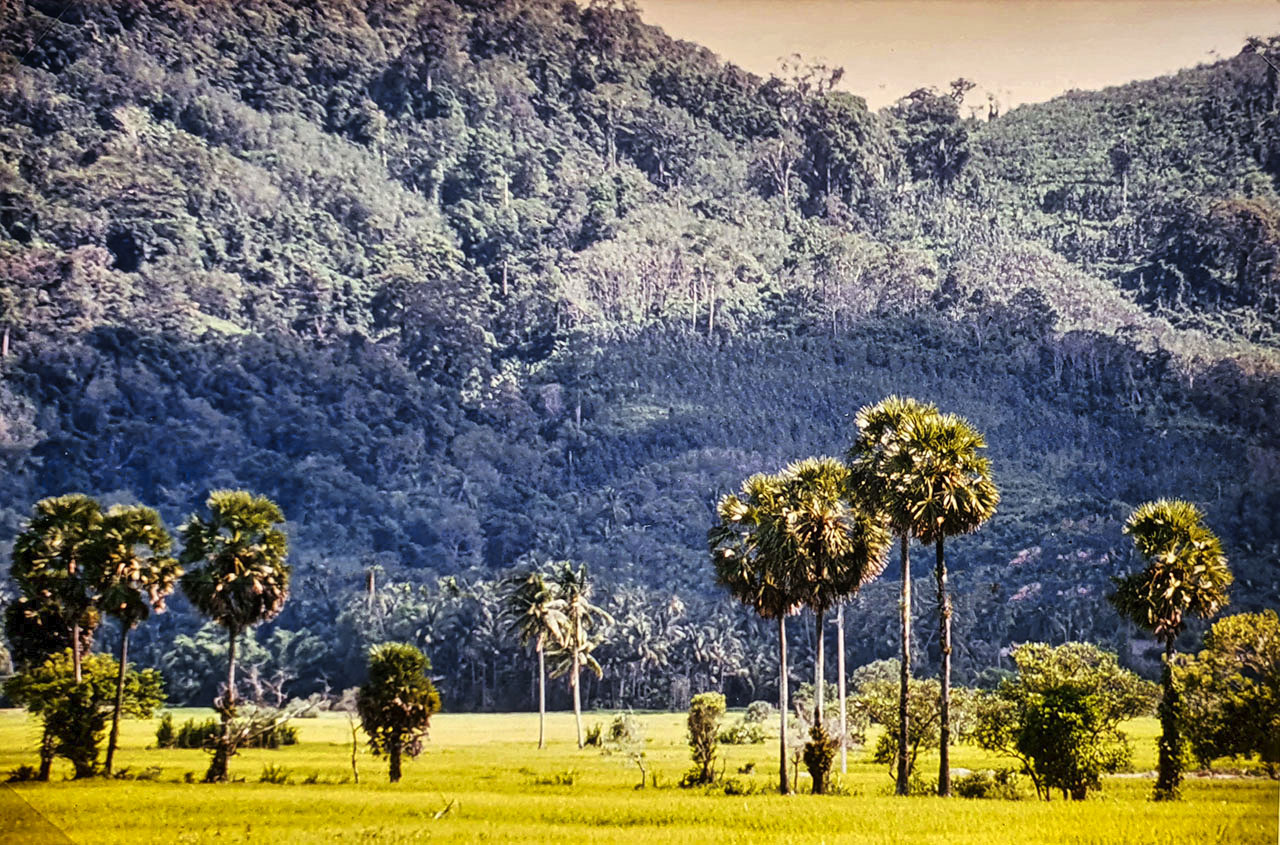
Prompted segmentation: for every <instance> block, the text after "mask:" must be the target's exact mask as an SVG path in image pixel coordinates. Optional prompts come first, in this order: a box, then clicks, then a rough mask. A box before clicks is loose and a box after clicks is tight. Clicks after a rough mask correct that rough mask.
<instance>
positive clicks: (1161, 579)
mask: <svg viewBox="0 0 1280 845" xmlns="http://www.w3.org/2000/svg"><path fill="white" fill-rule="evenodd" d="M1124 531H1125V533H1126V534H1130V535H1132V536H1133V542H1134V545H1135V546H1136V547H1137V549H1138V554H1139V555H1141V556H1142V558H1143V560H1145V561H1146V562H1147V566H1146V568H1145V569H1143V570H1141V571H1140V572H1135V573H1133V574H1131V575H1126V576H1124V577H1122V578H1117V579H1115V582H1116V591H1115V593H1113V594H1112V595H1111V596H1109V598H1110V600H1111V603H1112V604H1113V605H1114V606H1115V608H1116V610H1118V611H1119V612H1120V615H1122V616H1124V617H1125V618H1127V619H1129V620H1130V621H1132V622H1133V623H1134V624H1136V625H1138V626H1139V627H1141V628H1145V629H1146V630H1148V631H1150V632H1151V633H1152V634H1154V635H1155V636H1156V638H1157V639H1160V640H1162V641H1163V642H1164V669H1163V671H1162V673H1161V677H1160V681H1161V686H1162V694H1161V699H1160V743H1159V752H1160V766H1159V769H1160V770H1159V776H1158V777H1157V778H1156V789H1155V797H1156V799H1157V800H1167V799H1173V798H1176V797H1177V796H1178V785H1179V783H1180V782H1181V780H1182V766H1181V751H1182V740H1181V737H1180V736H1179V735H1178V717H1179V709H1180V708H1179V702H1178V690H1177V688H1176V687H1175V686H1174V683H1173V653H1174V641H1175V640H1176V639H1177V638H1178V634H1180V633H1182V630H1183V628H1184V627H1185V625H1186V617H1187V616H1188V615H1195V616H1199V617H1201V618H1202V619H1208V618H1210V617H1211V616H1214V615H1216V614H1217V613H1218V611H1219V610H1221V609H1222V608H1223V607H1224V606H1225V605H1226V604H1227V588H1228V587H1230V586H1231V581H1232V578H1231V570H1230V569H1228V568H1227V558H1226V556H1225V555H1224V554H1223V553H1222V544H1221V543H1220V542H1219V540H1218V538H1217V536H1216V535H1215V534H1214V533H1213V532H1212V531H1210V530H1209V529H1208V528H1207V527H1206V526H1205V524H1204V515H1203V514H1202V513H1201V512H1200V509H1199V508H1197V507H1196V506H1195V505H1193V504H1191V503H1190V502H1185V501H1181V500H1179V499H1160V500H1159V501H1155V502H1147V503H1146V504H1143V505H1140V506H1139V507H1138V509H1137V510H1135V511H1134V512H1133V513H1132V514H1130V515H1129V519H1128V521H1126V522H1125V525H1124Z"/></svg>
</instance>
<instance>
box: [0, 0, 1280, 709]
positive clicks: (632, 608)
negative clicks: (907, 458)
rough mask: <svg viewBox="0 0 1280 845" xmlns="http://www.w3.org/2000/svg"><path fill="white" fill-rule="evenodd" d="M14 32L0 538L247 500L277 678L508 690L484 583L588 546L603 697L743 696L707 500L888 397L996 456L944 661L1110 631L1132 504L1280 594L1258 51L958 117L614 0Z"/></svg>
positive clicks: (3, 57) (193, 677)
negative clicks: (1221, 553)
mask: <svg viewBox="0 0 1280 845" xmlns="http://www.w3.org/2000/svg"><path fill="white" fill-rule="evenodd" d="M64 7H65V8H64ZM0 23H2V25H0V112H2V118H0V332H2V335H0V344H2V347H3V348H2V350H0V351H2V353H3V355H2V357H0V374H2V376H3V378H2V379H0V411H2V412H3V416H2V417H0V462H2V463H3V474H0V542H7V541H8V540H9V539H10V538H12V536H13V535H14V534H15V533H16V531H17V530H18V528H19V526H20V525H21V523H22V521H23V520H24V519H25V518H26V516H27V515H28V514H29V512H30V509H31V506H32V504H33V503H34V502H35V501H36V500H37V499H39V498H41V497H43V496H47V495H52V494H57V493H62V492H69V491H80V492H85V493H89V494H92V495H96V496H99V497H100V498H102V499H103V500H104V501H106V502H133V501H138V502H143V503H146V504H150V505H153V506H155V507H157V508H158V509H159V510H160V511H161V512H162V514H163V515H164V516H165V518H166V519H167V520H168V522H169V524H170V525H176V524H178V522H179V521H180V520H181V519H183V518H184V517H185V516H186V515H187V514H188V513H190V512H192V511H193V510H194V509H196V508H198V507H199V506H200V505H201V503H202V502H203V501H204V498H205V496H206V494H207V492H208V491H209V490H210V489H212V488H218V487H245V488H248V489H250V490H253V491H255V492H259V493H263V494H266V495H267V496H270V497H271V498H272V499H274V500H275V501H276V502H278V503H279V504H280V506H281V508H282V509H283V511H284V513H285V515H286V518H287V519H288V520H289V533H290V541H291V554H290V560H291V562H292V564H293V566H294V569H295V585H294V590H293V596H292V598H291V599H290V602H289V604H288V605H287V606H286V609H285V612H284V614H283V615H282V616H281V617H280V618H279V619H278V620H276V621H275V622H274V623H272V624H271V625H269V626H267V627H266V628H265V629H260V630H259V631H258V632H257V642H259V643H262V644H264V646H266V649H265V650H260V651H259V652H256V653H257V654H258V655H259V657H258V658H257V659H259V660H260V662H261V663H262V665H263V666H264V667H267V666H270V667H272V668H273V670H274V669H279V670H280V671H282V672H285V673H286V674H289V675H294V676H297V677H298V678H299V680H298V681H297V682H296V683H295V685H294V689H295V691H307V690H308V689H314V688H315V687H316V686H318V682H317V681H316V680H315V679H316V678H320V677H322V678H323V679H324V680H325V682H327V683H329V684H331V685H332V686H333V687H336V688H341V687H344V686H349V685H351V684H352V683H354V682H355V680H357V679H358V678H357V675H358V667H359V665H360V660H361V654H362V651H361V650H362V648H363V647H364V645H365V644H366V642H368V641H377V640H376V637H388V638H389V637H397V638H402V639H407V640H412V641H416V642H418V643H420V644H423V645H425V646H426V648H427V651H428V652H429V654H430V655H431V658H432V661H433V664H434V666H435V670H436V672H437V673H438V674H440V675H441V677H442V681H441V683H440V686H441V690H442V692H443V693H444V695H445V699H446V703H447V705H448V706H450V707H456V708H464V707H481V706H484V707H488V706H499V705H505V706H511V705H512V704H522V703H525V702H526V701H527V695H528V692H527V691H528V689H529V682H530V675H529V663H528V662H527V659H526V658H516V657H515V655H514V653H515V651H516V646H515V644H514V643H513V642H511V641H510V640H509V638H507V637H505V636H504V635H503V633H502V630H501V626H500V624H499V622H498V621H497V619H496V608H497V602H498V598H497V593H496V588H495V579H496V578H497V577H498V576H499V575H500V574H501V573H503V572H504V571H506V570H508V569H509V568H510V567H512V566H513V565H516V564H517V563H524V564H527V563H531V562H541V561H545V560H548V559H560V558H572V559H574V560H580V561H585V562H587V563H588V564H589V565H590V568H591V571H592V572H593V573H594V574H595V575H596V576H598V577H599V578H601V579H603V580H604V581H605V582H606V583H607V584H608V587H607V589H606V590H605V594H606V595H607V597H608V599H607V603H608V604H609V606H610V607H611V608H612V610H613V612H614V615H615V617H616V618H617V620H618V622H617V625H616V626H615V627H614V630H613V631H612V633H611V643H610V645H609V646H607V647H606V648H605V649H604V650H603V651H602V652H600V653H599V655H598V656H599V657H600V659H601V662H602V663H604V664H605V669H606V676H605V680H604V681H602V682H601V686H600V687H598V688H596V689H595V690H593V692H594V694H595V695H597V696H605V695H611V696H613V697H614V698H615V699H617V700H629V701H633V702H635V703H657V702H664V701H665V699H664V698H662V696H664V695H665V694H666V687H665V686H664V684H666V681H665V680H664V679H665V678H666V677H667V676H669V675H671V674H678V675H685V676H688V677H691V678H692V679H693V683H694V685H695V686H698V685H704V686H705V685H708V684H712V685H714V684H728V688H729V690H730V692H731V694H732V695H733V696H736V697H738V698H745V697H747V696H748V695H755V696H757V697H760V696H763V694H764V692H765V690H766V689H767V686H768V684H769V681H768V678H769V675H770V672H771V671H773V670H770V669H769V668H768V667H769V662H768V661H769V660H770V658H769V656H768V655H769V654H770V653H771V649H768V648H765V647H763V645H762V644H763V643H764V642H766V641H768V638H769V637H770V636H772V635H771V634H770V633H769V632H768V630H766V629H761V628H760V627H759V626H758V623H757V621H756V620H755V619H754V618H752V617H750V616H749V615H748V614H747V613H745V612H744V611H740V610H739V609H737V608H736V607H734V606H732V605H730V604H729V603H728V600H727V599H726V598H724V597H723V595H722V594H721V593H720V591H718V590H717V589H716V588H715V586H714V584H713V582H712V573H711V567H710V563H709V559H708V554H707V551H706V531H707V529H708V528H709V527H710V525H711V522H712V520H713V505H714V502H715V500H716V499H717V498H718V497H719V496H720V495H722V494H723V493H725V492H728V491H729V490H731V489H733V488H734V487H736V486H737V484H738V483H739V482H740V481H741V479H742V478H743V477H744V476H746V475H747V474H749V473H752V472H756V471H760V470H774V469H776V468H778V467H779V466H781V465H782V464H784V463H786V462H788V461H791V460H794V459H796V458H800V457H804V456H807V455H811V454H829V455H841V454H843V452H844V450H845V449H846V448H847V447H848V445H849V444H850V442H851V438H852V430H851V425H852V415H853V413H854V412H855V411H856V410H857V409H858V407H860V406H861V405H864V404H867V403H869V402H873V401H876V400H878V399H880V398H881V397H883V396H885V395H887V394H890V393H901V394H907V395H912V396H916V397H918V398H921V399H924V400H928V401H933V402H936V403H937V404H938V405H939V406H941V407H942V408H943V409H945V410H952V411H956V412H958V413H961V414H964V415H965V416H967V417H968V418H969V419H970V420H972V421H973V422H974V423H975V424H976V425H977V426H978V427H979V428H981V429H982V430H983V431H984V432H985V433H986V435H987V439H988V442H989V444H990V454H991V459H992V463H993V466H994V472H995V476H996V481H997V483H998V484H999V486H1000V488H1001V491H1002V501H1001V505H1000V511H999V513H998V515H997V516H996V517H995V518H994V519H993V520H992V521H991V523H990V524H989V525H988V526H987V527H985V528H984V529H983V530H982V531H981V532H980V533H978V534H976V535H974V536H972V537H969V538H964V539H961V540H959V541H957V542H956V543H954V545H953V546H950V547H949V548H953V549H954V552H953V556H954V564H953V565H954V573H955V574H954V579H953V581H954V586H955V589H956V591H957V594H958V596H957V616H956V639H957V643H958V648H959V653H958V656H957V664H956V670H957V672H958V673H959V674H960V675H962V676H964V677H965V678H967V679H972V678H974V677H976V676H977V675H978V674H979V673H981V672H982V670H984V669H986V668H988V667H990V666H993V665H997V664H999V663H1000V662H1001V660H1002V650H1003V649H1005V648H1006V647H1007V646H1008V645H1009V644H1010V643H1012V642H1017V641H1021V640H1026V639H1032V638H1035V639H1044V640H1048V641H1052V642H1060V641H1063V640H1066V639H1076V638H1083V639H1094V640H1099V641H1103V642H1107V643H1109V644H1111V645H1113V646H1117V647H1119V646H1122V645H1123V644H1124V643H1125V641H1126V640H1127V639H1128V638H1129V637H1130V636H1131V634H1132V632H1131V631H1130V630H1129V629H1128V628H1127V627H1126V626H1125V625H1123V624H1122V623H1121V622H1120V620H1119V619H1118V617H1117V616H1116V615H1115V614H1114V612H1112V611H1111V609H1110V608H1109V606H1108V605H1107V604H1106V602H1105V600H1104V596H1105V593H1106V592H1107V590H1108V589H1110V582H1109V578H1110V576H1112V575H1115V574H1118V573H1120V572H1123V571H1126V570H1127V569H1129V568H1131V566H1132V554H1131V544H1130V543H1129V541H1128V539H1127V538H1124V537H1122V536H1121V533H1120V529H1121V525H1122V522H1123V519H1124V517H1125V516H1126V515H1127V513H1128V512H1129V510H1130V509H1131V508H1132V507H1133V506H1134V505H1136V504H1138V503H1139V502H1141V501H1144V500H1146V499H1150V498H1155V497H1158V496H1165V495H1176V496H1181V497H1185V498H1188V499H1191V500H1194V501H1196V502H1198V503H1200V504H1201V505H1202V506H1203V507H1204V508H1205V510H1206V513H1207V516H1208V521H1209V523H1210V524H1211V525H1212V526H1213V528H1214V529H1215V530H1216V531H1218V532H1219V534H1220V535H1221V536H1222V538H1223V540H1224V545H1225V547H1226V550H1227V554H1228V556H1229V558H1230V560H1231V563H1232V566H1233V568H1234V570H1235V572H1236V574H1237V584H1236V587H1235V593H1234V602H1235V605H1236V606H1238V607H1239V608H1241V609H1253V608H1256V607H1259V606H1262V605H1267V604H1274V601H1275V596H1276V595H1277V593H1278V592H1280V568H1278V567H1277V563H1276V561H1277V558H1278V556H1280V529H1278V526H1277V522H1276V518H1275V513H1276V512H1277V510H1278V509H1280V423H1277V419H1278V418H1280V376H1278V375H1277V372H1278V370H1277V360H1278V359H1277V352H1276V346H1277V343H1276V328H1277V327H1276V314H1277V313H1278V312H1280V308H1278V307H1277V292H1278V291H1280V263H1278V262H1277V251H1278V250H1280V224H1278V223H1277V220H1280V217H1278V216H1277V215H1278V214H1280V211H1278V208H1280V203H1278V202H1277V194H1276V190H1277V184H1278V182H1277V179H1280V150H1278V149H1277V148H1276V138H1278V137H1280V131H1277V127H1276V123H1277V100H1276V97H1277V79H1276V74H1275V71H1274V67H1272V65H1271V64H1269V63H1280V59H1278V58H1277V56H1276V50H1275V45H1274V44H1272V45H1267V44H1263V45H1260V47H1258V48H1256V49H1254V50H1253V51H1252V52H1246V53H1243V54H1241V55H1240V56H1237V57H1235V58H1233V59H1230V60H1228V61H1225V62H1222V63H1220V64H1218V65H1215V66H1212V67H1206V68H1198V69H1195V70H1190V71H1186V72H1184V73H1183V74H1180V75H1179V76H1177V77H1173V78H1170V79H1163V80H1155V81H1152V82H1147V83H1140V84H1135V85H1131V86H1126V87H1124V88H1117V89H1111V90H1108V91H1105V92H1101V93H1096V94H1092V93H1074V94H1071V95H1068V96H1066V97H1063V98H1060V99H1058V100H1055V101H1053V102H1051V103H1047V104H1043V105H1039V106H1029V107H1024V108H1021V109H1018V110H1015V111H1013V112H1011V113H1009V114H1008V115H1005V116H1002V117H999V118H997V119H995V120H992V121H990V122H988V123H985V124H979V123H977V122H974V121H972V120H963V119H962V118H961V114H962V111H963V110H962V107H961V105H962V104H961V99H962V97H963V93H964V92H963V87H962V86H961V87H958V88H957V89H956V90H955V91H954V92H951V93H940V92H929V91H925V92H917V93H916V94H913V95H912V96H910V97H908V98H905V99H904V100H902V101H901V102H899V104H898V105H896V106H895V107H893V108H891V109H888V110H885V111H884V112H882V113H878V114H873V113H871V112H869V111H868V110H867V109H866V107H865V105H864V103H863V102H862V100H860V99H859V98H857V97H855V96H852V95H850V94H847V93H844V92H843V91H841V90H838V89H837V88H836V87H835V83H836V82H837V74H835V73H834V72H833V71H832V70H831V69H828V68H822V67H818V66H813V65H804V64H795V65H793V66H790V67H787V68H785V69H780V70H779V75H778V76H777V77H775V78H772V79H768V80H764V79H759V78H756V77H754V76H751V75H750V74H747V73H745V72H744V71H742V70H740V69H738V68H736V67H733V66H731V65H728V64H725V63H724V62H722V61H720V60H719V59H718V58H717V57H716V56H714V55H712V54H711V53H709V52H708V51H706V50H704V49H701V48H699V47H697V46H695V45H691V44H687V43H683V42H677V41H674V40H672V39H670V38H668V37H667V36H666V35H664V34H663V33H662V32H661V31H659V30H657V29H655V28H653V27H650V26H647V25H645V24H644V23H643V21H641V20H640V19H639V17H638V16H637V15H636V14H635V12H634V11H632V10H630V9H629V8H628V7H627V5H626V4H625V3H621V2H596V3H591V4H589V5H587V6H585V7H584V6H580V5H576V4H574V3H571V2H563V3H556V2H537V1H536V0H492V1H491V2H480V0H466V1H465V2H463V0H459V2H445V0H420V2H405V3H400V2H379V0H367V2H364V1H362V0H345V2H344V0H315V1H314V2H311V3H306V4H302V3H287V2H283V0H281V2H273V1H272V0H250V2H235V3H232V2H229V0H228V2H221V3H215V2H203V0H202V2H199V3H195V2H188V3H184V2H180V0H172V2H150V1H149V0H147V1H145V2H144V0H116V2H106V1H105V0H86V2H76V3H72V4H69V5H68V4H64V3H62V2H60V0H59V2H53V1H52V0H46V1H45V2H17V1H16V0H0ZM1269 50H1270V52H1268V51H1269ZM841 84H842V86H843V87H848V88H850V89H852V90H857V88H858V81H857V80H843V81H842V82H841ZM374 566H377V567H381V570H379V574H378V576H377V577H378V583H379V584H383V585H389V586H383V587H382V589H381V590H380V592H379V594H378V595H377V596H376V597H372V598H371V597H367V596H365V595H364V593H363V590H364V585H365V580H364V573H365V571H366V570H367V569H369V568H370V567H374ZM892 595H893V589H892V587H891V585H889V584H874V585H872V587H870V588H868V589H867V590H866V591H864V593H863V595H862V596H861V597H860V598H859V600H858V605H857V608H856V610H855V612H853V613H851V614H850V623H849V636H850V643H851V651H852V656H851V659H852V660H854V661H855V662H854V665H857V662H858V661H859V660H862V661H867V660H871V659H875V658H879V657H887V656H889V655H890V654H891V653H892V652H893V649H894V648H895V642H896V640H895V634H894V631H895V630H896V627H895V626H896V622H895V617H896V613H897V607H896V600H895V599H893V597H892ZM375 598H376V601H375V600H374V599H375ZM173 605H174V606H173V607H172V608H171V610H170V612H169V613H167V614H165V615H164V616H160V617H157V618H156V619H154V620H152V622H150V623H149V624H148V625H147V626H146V627H144V628H142V629H140V631H139V636H138V638H137V640H136V641H135V645H136V647H135V649H134V654H135V655H136V656H137V659H138V660H139V661H140V662H143V663H152V664H155V665H160V666H161V667H162V668H164V669H165V671H166V675H167V677H168V680H169V682H170V687H171V690H172V691H175V694H176V695H177V696H178V697H184V696H185V697H196V696H204V697H207V692H208V691H207V690H205V691H201V690H200V685H201V684H202V683H210V682H209V681H208V676H207V675H202V674H201V673H200V672H199V671H197V670H196V669H193V668H191V667H193V666H197V665H199V662H200V660H212V659H213V657H212V655H215V654H216V650H217V649H218V648H220V647H224V646H222V644H221V641H220V640H218V639H216V638H214V637H211V636H209V635H208V634H207V632H206V633H205V634H201V635H199V636H197V635H196V630H197V628H198V627H199V622H198V618H197V617H196V616H195V614H194V613H193V612H192V611H191V610H190V608H189V607H187V606H186V605H185V603H184V602H182V601H181V600H179V601H175V602H174V603H173ZM926 609H927V608H925V606H924V605H921V611H924V610H926ZM175 637H176V638H178V639H177V640H175ZM255 647H256V646H253V645H252V643H251V644H250V646H249V647H247V653H248V655H252V654H255V652H254V651H253V648H255ZM931 647H932V644H931V643H930V642H929V641H928V640H927V639H926V641H925V642H924V643H923V644H922V649H923V652H922V658H923V659H924V660H925V661H926V663H927V662H928V661H929V659H930V655H929V649H930V648H931ZM804 648H805V644H804V643H803V642H802V643H801V645H800V653H799V654H798V655H797V660H796V663H797V665H798V666H803V665H805V664H804V659H805V658H804V656H803V655H804V652H803V650H804ZM1140 651H1141V647H1140V646H1139V647H1138V648H1137V649H1135V650H1134V653H1135V654H1137V653H1138V652H1140ZM500 654H501V655H509V656H510V659H505V660H502V661H496V660H495V659H494V658H495V657H497V656H498V655H500ZM162 655H167V657H165V658H164V660H163V661H162ZM248 659H250V661H252V660H253V659H254V658H252V657H250V658H248ZM663 667H665V668H663ZM659 669H661V671H659ZM264 671H266V669H264ZM775 674H776V672H775ZM758 685H759V686H758ZM504 690H505V692H503V693H502V694H503V695H506V696H507V697H506V698H505V699H501V698H498V697H495V692H497V691H504ZM597 700H601V701H603V700H607V699H604V698H597Z"/></svg>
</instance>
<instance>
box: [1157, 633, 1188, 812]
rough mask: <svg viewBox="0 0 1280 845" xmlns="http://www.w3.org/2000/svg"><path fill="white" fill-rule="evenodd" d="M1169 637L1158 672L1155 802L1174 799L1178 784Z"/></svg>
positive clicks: (1179, 771) (1175, 704)
mask: <svg viewBox="0 0 1280 845" xmlns="http://www.w3.org/2000/svg"><path fill="white" fill-rule="evenodd" d="M1173 640H1174V636H1173V634H1166V635H1165V640H1164V669H1163V671H1161V673H1160V684H1161V686H1162V687H1163V688H1164V689H1163V690H1162V691H1161V695H1160V742H1159V748H1160V767H1159V775H1158V777H1157V778H1156V791H1155V798H1156V800H1157V801H1172V800H1174V799H1176V798H1177V797H1178V786H1179V785H1180V784H1181V783H1182V761H1181V758H1180V754H1179V752H1180V751H1181V750H1182V737H1181V736H1180V735H1179V732H1178V710H1179V701H1178V688H1177V687H1176V686H1174V683H1173Z"/></svg>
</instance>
